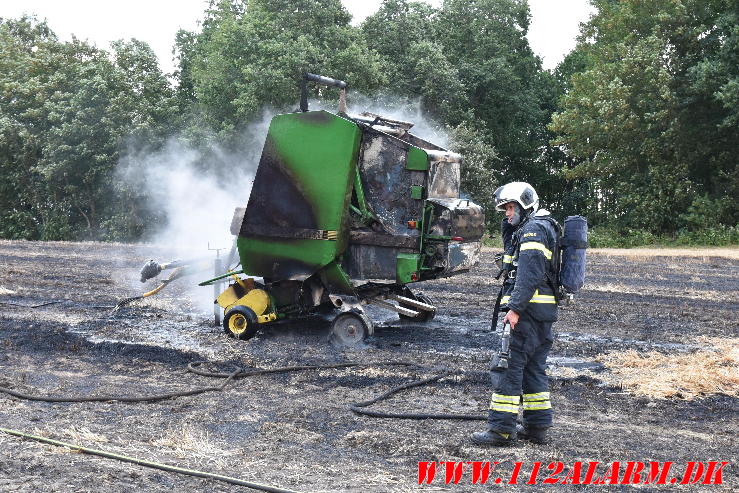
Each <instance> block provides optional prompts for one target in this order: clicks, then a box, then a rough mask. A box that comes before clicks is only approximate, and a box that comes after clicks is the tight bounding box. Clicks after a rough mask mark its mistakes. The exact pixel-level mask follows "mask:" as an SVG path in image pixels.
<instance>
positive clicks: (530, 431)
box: [516, 423, 549, 444]
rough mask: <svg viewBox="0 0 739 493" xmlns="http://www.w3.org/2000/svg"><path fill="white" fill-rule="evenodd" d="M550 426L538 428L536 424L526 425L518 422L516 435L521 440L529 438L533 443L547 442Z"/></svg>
mask: <svg viewBox="0 0 739 493" xmlns="http://www.w3.org/2000/svg"><path fill="white" fill-rule="evenodd" d="M548 429H549V428H537V427H535V426H524V425H522V424H520V423H516V435H517V436H518V437H519V438H520V439H521V440H528V441H529V442H531V443H539V444H542V443H547V442H548V441H549V439H548V438H547V430H548Z"/></svg>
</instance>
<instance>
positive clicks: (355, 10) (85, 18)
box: [0, 0, 592, 72]
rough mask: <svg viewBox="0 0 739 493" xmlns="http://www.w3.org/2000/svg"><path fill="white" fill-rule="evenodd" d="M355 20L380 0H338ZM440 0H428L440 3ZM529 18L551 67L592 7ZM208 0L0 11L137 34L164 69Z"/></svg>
mask: <svg viewBox="0 0 739 493" xmlns="http://www.w3.org/2000/svg"><path fill="white" fill-rule="evenodd" d="M341 1H342V3H343V4H344V6H345V7H346V8H347V9H348V10H349V12H350V13H351V14H352V16H353V24H359V23H360V22H361V21H362V19H364V18H365V17H366V16H368V15H371V14H372V13H374V12H375V11H376V10H377V9H378V8H379V5H380V4H381V0H341ZM441 1H442V0H429V1H427V3H430V4H432V5H435V6H437V7H438V6H440V5H441ZM529 4H530V6H531V15H532V22H531V26H530V29H529V35H528V39H529V44H530V45H531V48H532V49H533V50H534V53H536V54H537V55H539V56H540V57H541V58H542V61H543V65H544V68H546V69H553V68H554V67H556V65H557V64H558V63H559V62H560V61H561V60H562V58H563V57H564V56H565V55H566V54H567V53H568V52H569V51H570V50H571V49H572V48H574V46H575V36H577V33H578V26H579V23H580V22H584V21H586V20H587V19H588V17H589V15H590V14H591V13H592V7H591V6H590V4H589V0H529ZM207 5H208V0H127V1H126V2H118V1H104V0H64V1H60V0H0V17H5V18H8V17H11V18H12V17H19V16H20V15H22V14H23V13H28V14H36V15H37V16H38V17H39V18H41V19H46V20H47V21H48V23H49V26H50V27H51V29H52V30H53V31H54V32H55V33H56V34H57V35H58V36H59V37H60V38H61V39H63V40H69V39H71V36H72V34H74V35H75V36H76V37H77V38H79V39H85V40H88V41H90V42H92V43H94V44H95V45H97V46H98V47H99V48H104V49H107V48H108V45H109V43H110V42H111V41H114V40H116V39H130V38H137V39H139V40H141V41H145V42H147V43H148V44H149V46H151V47H152V49H153V50H154V52H155V53H156V54H157V56H158V57H159V63H160V66H161V67H162V70H163V71H164V72H172V71H173V70H174V66H173V62H172V46H173V44H174V38H175V33H176V32H177V30H178V29H186V30H188V31H195V30H198V22H199V21H200V20H201V19H202V16H203V12H204V11H205V8H206V7H207Z"/></svg>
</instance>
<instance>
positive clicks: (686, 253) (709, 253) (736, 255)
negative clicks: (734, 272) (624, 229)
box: [588, 247, 739, 260]
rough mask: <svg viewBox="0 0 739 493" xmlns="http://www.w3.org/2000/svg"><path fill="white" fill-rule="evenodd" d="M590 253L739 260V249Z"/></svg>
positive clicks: (599, 250)
mask: <svg viewBox="0 0 739 493" xmlns="http://www.w3.org/2000/svg"><path fill="white" fill-rule="evenodd" d="M588 253H596V254H599V255H614V256H618V257H633V258H636V257H696V258H704V259H706V260H707V259H708V258H710V257H722V258H728V259H733V260H739V248H736V247H726V248H657V247H651V248H589V249H588Z"/></svg>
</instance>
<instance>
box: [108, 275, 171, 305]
mask: <svg viewBox="0 0 739 493" xmlns="http://www.w3.org/2000/svg"><path fill="white" fill-rule="evenodd" d="M184 274H185V268H184V267H177V268H176V269H175V270H173V271H172V273H171V274H170V275H169V277H168V278H166V279H164V280H163V281H161V282H160V284H159V286H157V287H155V288H154V289H152V290H151V291H148V292H146V293H144V294H142V295H141V296H133V297H131V298H124V299H122V300H121V301H119V302H118V304H117V305H116V306H115V308H113V311H116V310H118V309H119V308H121V307H123V306H126V305H128V304H129V303H132V302H134V301H136V300H142V299H144V298H148V297H149V296H153V295H155V294H157V293H158V292H159V291H161V290H162V289H164V288H165V287H166V286H167V285H168V284H169V283H170V282H172V281H174V280H175V279H178V278H180V277H182V276H183V275H184Z"/></svg>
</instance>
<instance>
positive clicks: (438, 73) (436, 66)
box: [361, 0, 467, 125]
mask: <svg viewBox="0 0 739 493" xmlns="http://www.w3.org/2000/svg"><path fill="white" fill-rule="evenodd" d="M437 17H438V11H437V10H436V9H434V8H433V7H431V6H430V5H428V4H426V3H424V2H408V1H406V0H384V2H383V3H382V5H381V6H380V8H379V10H378V11H377V12H376V13H375V14H373V15H371V16H369V17H368V18H367V19H365V21H364V22H363V23H362V26H361V29H362V34H363V35H364V39H365V40H366V42H367V45H368V46H369V47H370V49H372V50H375V51H376V52H377V53H379V55H380V57H381V61H382V67H383V71H384V73H385V74H387V79H388V88H387V90H385V91H384V92H385V93H390V92H392V93H393V95H394V96H401V97H405V98H409V99H420V102H421V105H422V108H423V110H424V111H425V112H426V113H428V114H429V115H431V116H432V117H433V118H435V119H437V120H439V121H443V122H445V123H446V124H448V125H458V124H460V123H461V122H462V121H463V120H464V116H465V115H464V111H465V110H466V104H467V103H466V100H465V93H464V87H463V86H462V82H461V80H460V77H459V72H458V70H457V67H456V66H455V65H454V63H452V62H451V61H450V60H448V59H447V57H446V55H445V54H444V46H443V44H442V41H441V40H442V36H439V34H440V33H439V31H438V26H437V24H438V22H437Z"/></svg>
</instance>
